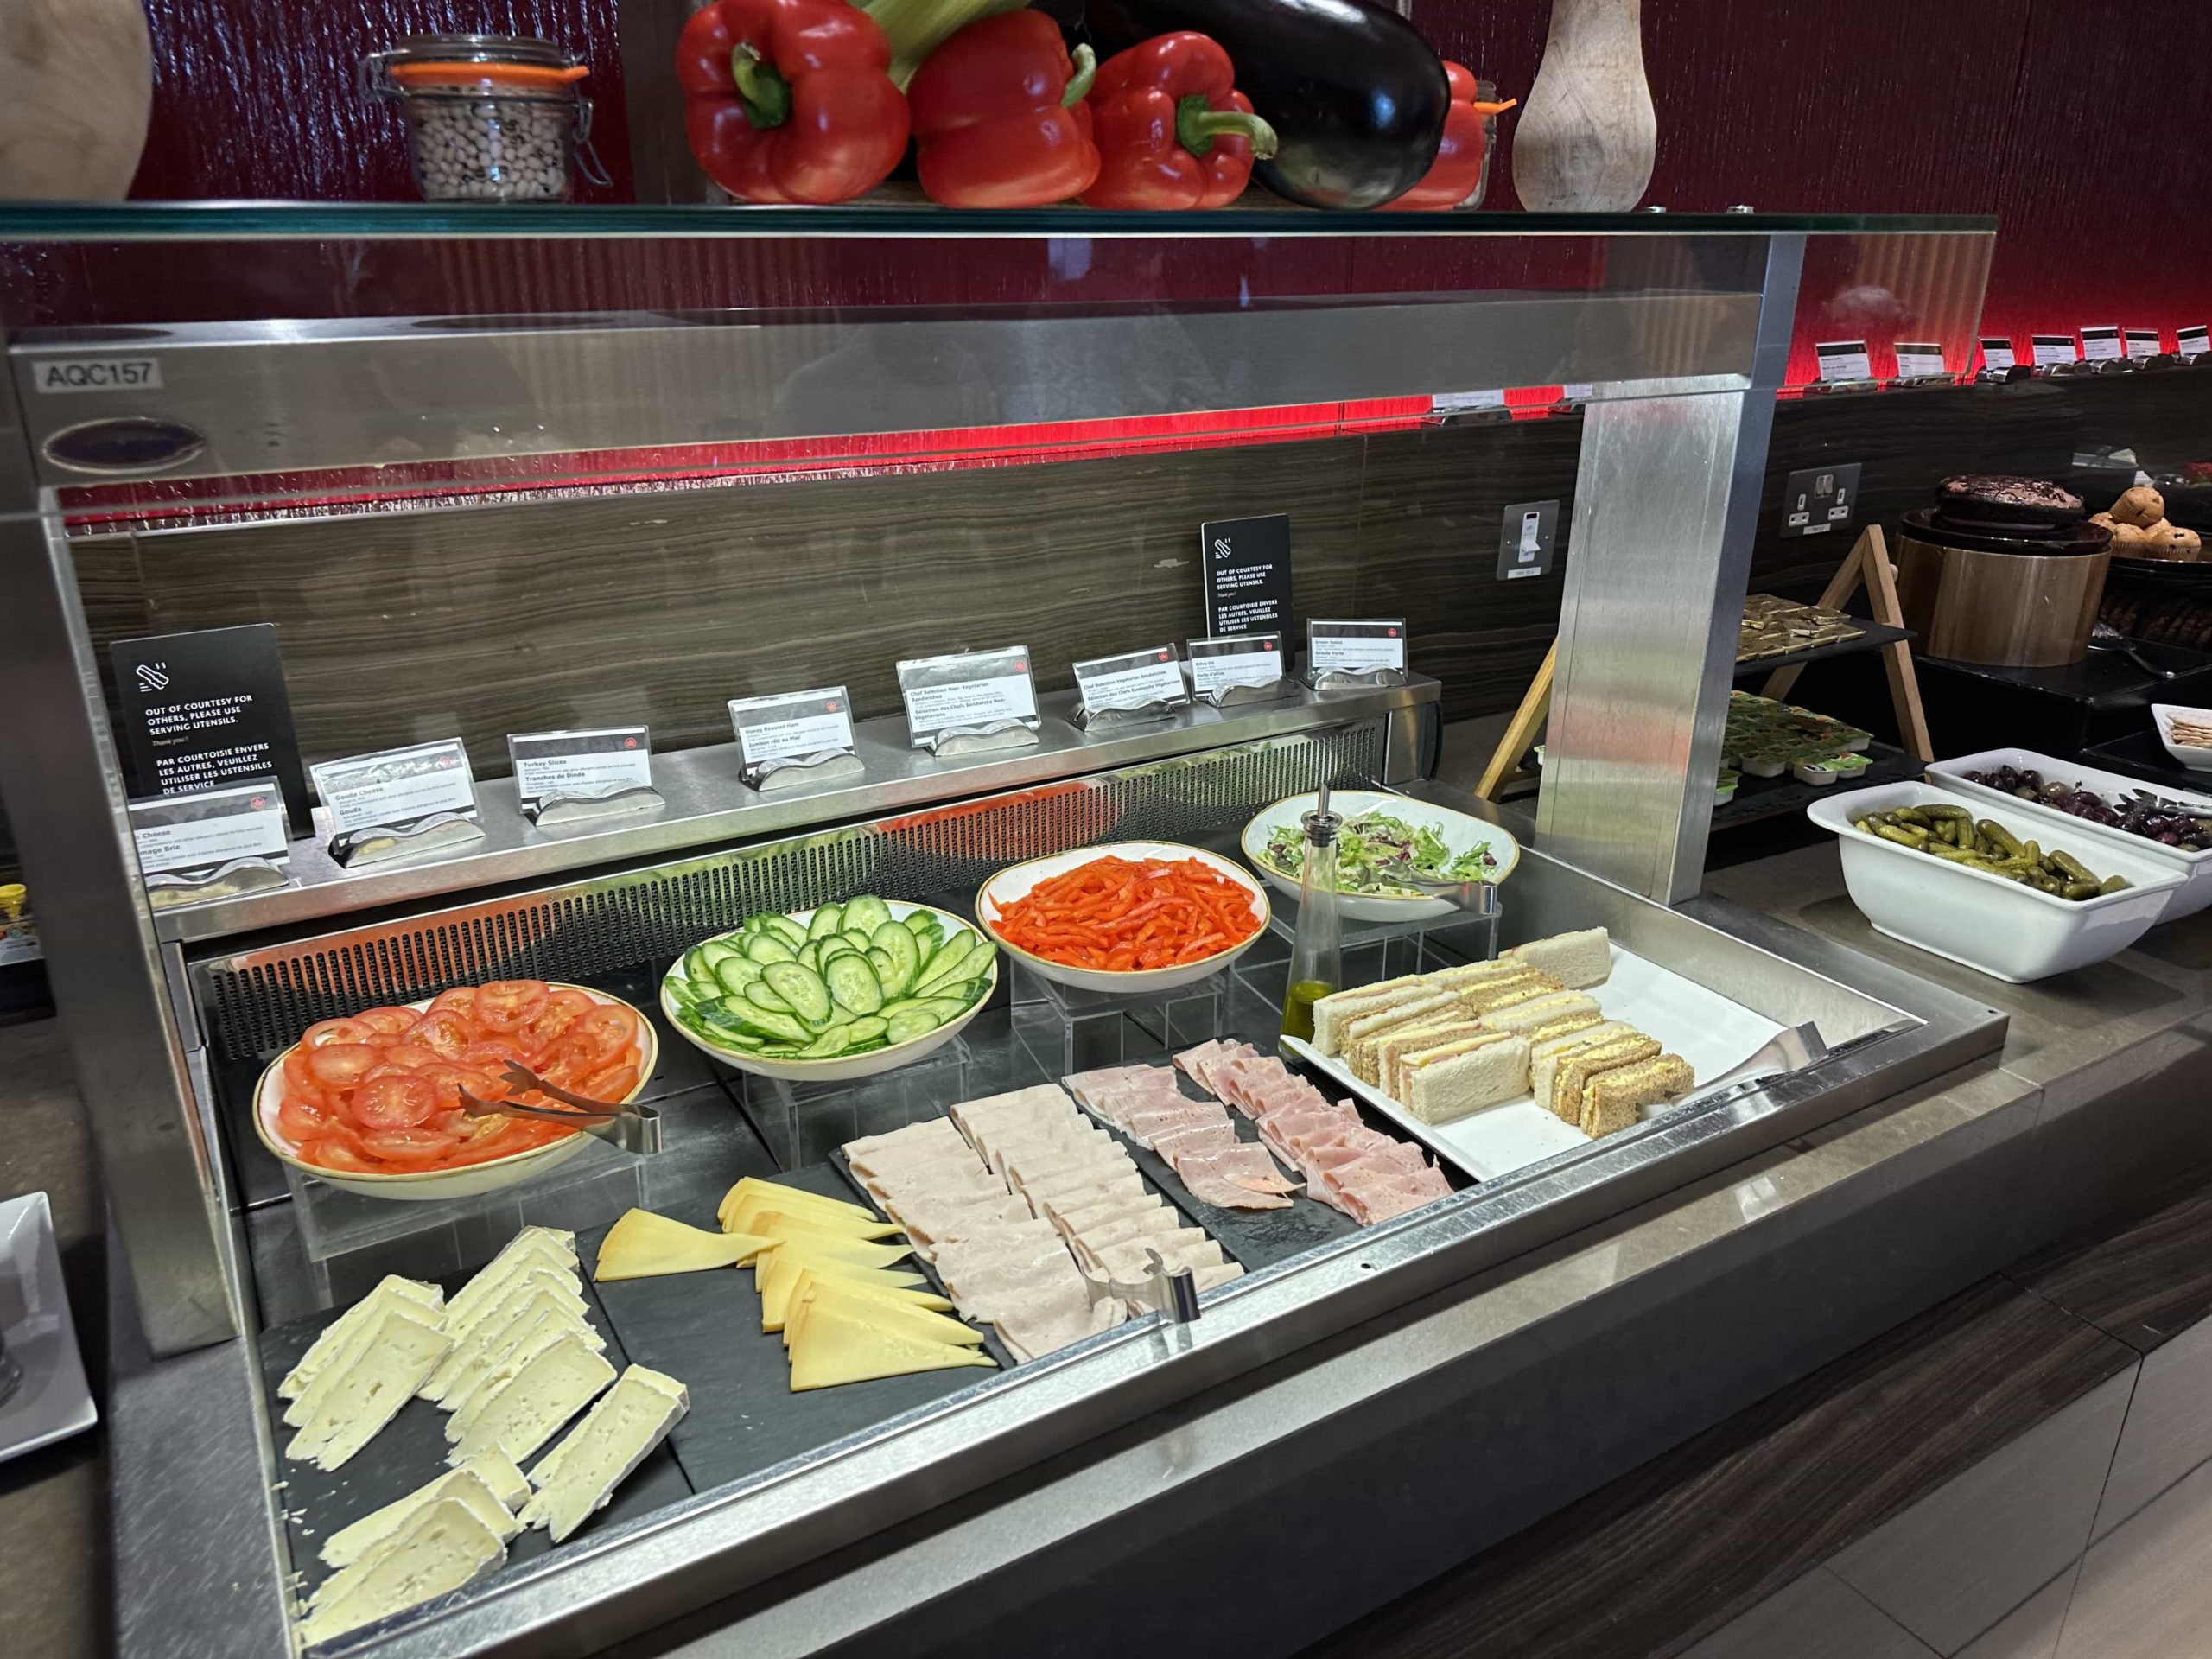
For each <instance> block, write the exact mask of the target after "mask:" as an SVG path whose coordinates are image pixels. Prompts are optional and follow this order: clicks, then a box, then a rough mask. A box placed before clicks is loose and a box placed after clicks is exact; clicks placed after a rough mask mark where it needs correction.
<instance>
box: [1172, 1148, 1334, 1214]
mask: <svg viewBox="0 0 2212 1659" xmlns="http://www.w3.org/2000/svg"><path fill="white" fill-rule="evenodd" d="M1175 1173H1177V1174H1178V1175H1180V1176H1181V1177H1182V1178H1183V1179H1184V1181H1185V1184H1189V1183H1192V1182H1194V1181H1198V1180H1208V1181H1216V1182H1221V1183H1224V1184H1227V1185H1234V1186H1239V1187H1243V1188H1244V1189H1245V1190H1246V1191H1248V1192H1254V1193H1262V1194H1274V1193H1281V1192H1300V1191H1302V1190H1303V1189H1302V1187H1301V1185H1300V1183H1298V1182H1296V1181H1293V1180H1288V1179H1285V1178H1284V1176H1283V1173H1282V1170H1281V1166H1278V1165H1277V1164H1276V1162H1275V1160H1274V1159H1273V1158H1272V1157H1270V1156H1269V1155H1268V1149H1267V1148H1266V1147H1263V1146H1260V1145H1258V1144H1256V1143H1255V1142H1253V1141H1238V1142H1237V1143H1236V1145H1235V1146H1233V1147H1217V1148H1216V1149H1215V1150H1213V1151H1211V1152H1199V1153H1192V1154H1186V1155H1185V1157H1184V1159H1183V1160H1182V1161H1181V1162H1180V1163H1179V1164H1177V1165H1176V1166H1175ZM1196 1190H1197V1189H1196V1187H1195V1186H1194V1187H1192V1191H1194V1192H1195V1191H1196ZM1206 1202H1207V1203H1209V1204H1218V1203H1220V1202H1221V1200H1220V1199H1218V1198H1208V1199H1207V1200H1206ZM1266 1207H1268V1208H1273V1207H1274V1206H1272V1205H1269V1206H1266Z"/></svg>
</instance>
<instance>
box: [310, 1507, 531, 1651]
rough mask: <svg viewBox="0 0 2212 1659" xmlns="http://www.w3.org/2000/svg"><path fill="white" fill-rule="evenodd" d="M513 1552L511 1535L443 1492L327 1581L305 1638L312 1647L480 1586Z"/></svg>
mask: <svg viewBox="0 0 2212 1659" xmlns="http://www.w3.org/2000/svg"><path fill="white" fill-rule="evenodd" d="M506 1558H507V1546H506V1543H505V1541H504V1540H503V1539H502V1538H501V1537H500V1536H499V1534H498V1533H497V1532H496V1531H494V1530H493V1529H492V1528H491V1527H488V1526H486V1524H485V1523H484V1522H483V1521H482V1520H481V1519H480V1518H479V1517H478V1516H477V1515H476V1513H475V1512H474V1510H471V1509H470V1508H469V1507H468V1505H467V1503H463V1502H462V1501H461V1500H460V1499H459V1498H453V1497H443V1498H440V1499H439V1500H438V1501H437V1502H435V1503H432V1504H430V1505H429V1506H428V1507H427V1508H425V1509H423V1510H419V1511H417V1513H416V1516H415V1518H414V1519H413V1520H411V1521H409V1522H406V1523H405V1524H404V1525H403V1526H402V1527H401V1528H400V1529H399V1530H398V1531H397V1532H396V1533H394V1534H392V1535H391V1536H390V1537H389V1538H387V1539H385V1541H384V1542H383V1544H382V1545H381V1546H379V1547H378V1548H375V1549H373V1550H372V1552H371V1553H370V1554H368V1555H367V1556H365V1557H364V1558H363V1559H362V1560H360V1561H359V1562H357V1563H356V1564H354V1565H353V1566H352V1567H347V1568H346V1569H345V1571H343V1572H341V1573H333V1574H332V1575H331V1576H330V1577H329V1578H328V1579H327V1580H324V1582H323V1586H322V1588H321V1590H320V1591H319V1592H316V1595H315V1600H314V1602H313V1604H312V1605H311V1607H310V1610H309V1611H308V1616H307V1618H305V1619H303V1620H302V1622H301V1624H300V1641H301V1643H302V1645H305V1646H308V1647H312V1646H314V1645H315V1643H318V1642H327V1641H329V1640H330V1639H331V1638H332V1637H335V1636H342V1635H344V1634H345V1633H346V1631H347V1630H355V1629H358V1628H359V1627H360V1626H361V1625H363V1624H369V1623H371V1622H372V1621H373V1620H376V1619H379V1618H386V1617H388V1616H389V1615H391V1614H393V1613H396V1612H398V1611H401V1610H403V1609H404V1608H408V1607H413V1606H416V1605H418V1604H420V1603H423V1602H425V1601H428V1600H429V1599H431V1598H432V1597H433V1596H442V1595H444V1594H445V1593H446V1592H448V1591H449V1590H458V1589H460V1588H461V1587H462V1586H464V1585H467V1584H472V1583H474V1581H475V1580H478V1579H480V1578H481V1577H483V1576H484V1574H485V1573H489V1572H491V1571H493V1569H494V1568H495V1567H499V1565H500V1563H501V1562H503V1561H505V1560H506Z"/></svg>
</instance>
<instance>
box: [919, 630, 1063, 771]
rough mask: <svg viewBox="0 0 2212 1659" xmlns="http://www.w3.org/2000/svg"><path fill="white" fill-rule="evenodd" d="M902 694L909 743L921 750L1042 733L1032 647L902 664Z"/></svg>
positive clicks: (1025, 646)
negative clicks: (949, 742) (952, 741)
mask: <svg viewBox="0 0 2212 1659" xmlns="http://www.w3.org/2000/svg"><path fill="white" fill-rule="evenodd" d="M899 695H900V696H902V697H904V698H905V699H906V733H907V737H908V740H909V741H911V742H912V745H913V747H916V748H918V749H935V748H937V747H939V745H940V744H941V742H942V741H944V739H947V738H953V737H992V736H996V735H999V734H1001V733H1009V732H1012V731H1013V730H1014V728H1017V727H1019V728H1025V729H1027V730H1028V731H1030V732H1034V731H1035V730H1036V729H1037V688H1036V686H1035V685H1034V684H1033V683H1032V682H1031V680H1030V677H1029V648H1028V647H1027V645H1009V646H1007V647H1006V648H1005V649H1004V650H1001V651H968V652H954V653H953V654H952V655H950V656H946V657H923V658H915V659H913V660H912V661H909V662H904V663H901V664H899Z"/></svg>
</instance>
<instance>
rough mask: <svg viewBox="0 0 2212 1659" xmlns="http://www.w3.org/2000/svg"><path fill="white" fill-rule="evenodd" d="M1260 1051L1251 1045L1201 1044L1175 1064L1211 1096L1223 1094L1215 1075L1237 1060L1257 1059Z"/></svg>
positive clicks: (1218, 1042) (1219, 1042)
mask: <svg viewBox="0 0 2212 1659" xmlns="http://www.w3.org/2000/svg"><path fill="white" fill-rule="evenodd" d="M1257 1058H1260V1051H1259V1050H1258V1049H1256V1048H1255V1047H1253V1046H1252V1045H1251V1044H1249V1043H1224V1042H1221V1041H1218V1040H1217V1041H1214V1042H1210V1043H1200V1044H1199V1045H1198V1046H1197V1047H1196V1048H1186V1049H1185V1050H1184V1051H1183V1052H1181V1053H1180V1054H1178V1055H1177V1056H1176V1057H1175V1064H1176V1065H1178V1066H1179V1067H1180V1068H1181V1069H1182V1070H1183V1071H1185V1072H1187V1073H1188V1074H1189V1075H1190V1076H1191V1077H1194V1078H1196V1079H1197V1080H1198V1087H1199V1088H1201V1089H1203V1090H1205V1091H1206V1092H1207V1093H1208V1094H1210V1095H1217V1094H1219V1093H1220V1092H1221V1090H1220V1089H1219V1087H1218V1086H1217V1084H1216V1082H1215V1074H1216V1072H1217V1071H1220V1070H1221V1069H1223V1068H1225V1067H1227V1066H1228V1065H1230V1064H1232V1063H1234V1062H1235V1061H1237V1060H1243V1059H1257Z"/></svg>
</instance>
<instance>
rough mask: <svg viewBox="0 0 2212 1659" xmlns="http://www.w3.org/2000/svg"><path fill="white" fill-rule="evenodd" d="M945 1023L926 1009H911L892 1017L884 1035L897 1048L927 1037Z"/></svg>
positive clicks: (908, 1008)
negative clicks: (901, 1044)
mask: <svg viewBox="0 0 2212 1659" xmlns="http://www.w3.org/2000/svg"><path fill="white" fill-rule="evenodd" d="M943 1024H944V1020H940V1019H938V1017H937V1015H935V1014H932V1013H931V1012H930V1011H929V1009H928V1008H926V1007H907V1008H906V1010H905V1011H904V1012H902V1013H899V1014H893V1016H892V1017H891V1019H890V1020H889V1021H888V1023H887V1025H886V1026H885V1027H884V1035H885V1036H886V1038H887V1039H888V1040H889V1041H890V1042H891V1044H892V1045H893V1046H894V1047H895V1046H897V1045H899V1044H900V1043H911V1042H912V1041H913V1040H914V1039H916V1038H918V1037H926V1036H928V1035H929V1034H930V1033H931V1032H933V1031H935V1030H936V1029H937V1028H938V1027H939V1026H941V1025H943Z"/></svg>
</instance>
